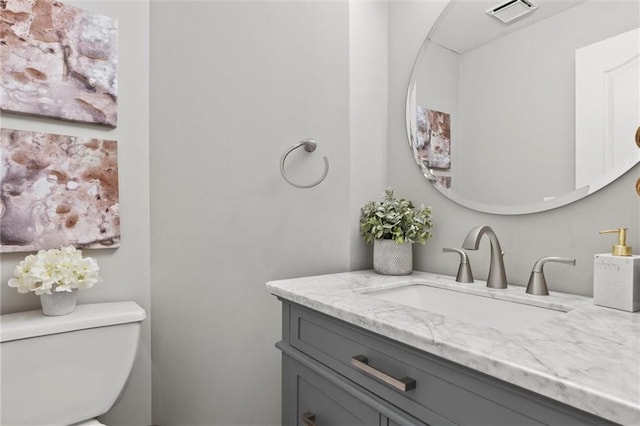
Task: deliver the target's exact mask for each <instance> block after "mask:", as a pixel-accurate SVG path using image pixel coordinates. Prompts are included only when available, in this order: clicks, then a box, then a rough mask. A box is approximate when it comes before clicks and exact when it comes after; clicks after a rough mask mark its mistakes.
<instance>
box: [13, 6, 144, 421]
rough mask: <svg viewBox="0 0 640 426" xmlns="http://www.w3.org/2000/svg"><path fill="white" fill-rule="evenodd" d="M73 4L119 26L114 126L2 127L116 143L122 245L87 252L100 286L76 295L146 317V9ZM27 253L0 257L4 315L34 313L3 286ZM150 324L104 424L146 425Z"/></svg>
mask: <svg viewBox="0 0 640 426" xmlns="http://www.w3.org/2000/svg"><path fill="white" fill-rule="evenodd" d="M69 4H72V5H74V6H77V7H80V8H82V9H85V10H89V11H93V12H96V13H100V14H103V15H107V16H110V17H113V18H115V19H117V20H118V24H119V28H118V36H119V43H118V48H119V53H118V115H119V120H118V127H117V128H115V129H108V128H105V127H104V126H96V125H87V124H77V123H76V124H73V123H68V122H64V121H61V120H54V119H44V118H35V117H25V116H17V115H13V114H9V113H5V114H2V117H1V119H2V127H4V128H14V129H22V130H30V131H38V132H47V133H57V134H63V135H76V136H84V137H99V138H105V139H114V140H117V141H118V165H119V181H120V206H121V210H120V212H121V221H122V223H121V233H122V244H121V247H120V248H118V249H113V250H86V251H85V252H84V254H85V255H88V256H91V257H94V258H96V259H97V261H98V263H99V265H100V273H101V276H102V277H103V279H104V282H103V283H101V284H98V285H96V286H95V287H93V288H91V289H89V290H82V291H80V293H79V298H78V303H93V302H109V301H121V300H134V301H136V302H137V303H138V304H140V305H141V306H142V307H143V308H144V309H145V310H146V311H147V314H148V315H149V314H150V307H149V302H150V287H149V284H150V275H151V274H150V248H149V230H150V225H149V161H148V159H149V83H148V80H149V59H148V57H149V4H148V1H146V0H135V1H118V2H114V1H93V0H86V1H72V2H69ZM25 256H26V253H10V254H9V253H7V254H5V253H3V254H2V258H1V260H0V267H1V270H0V275H1V278H0V283H1V284H2V285H1V286H0V292H1V298H0V300H1V310H2V313H3V314H5V313H11V312H18V311H23V310H29V309H40V302H39V299H38V297H37V296H35V295H34V294H18V293H17V292H16V291H15V289H13V288H9V287H8V286H7V281H8V280H9V278H10V277H11V275H12V273H13V269H14V267H15V265H16V264H17V263H18V262H19V261H20V260H22V259H23V258H24V257H25ZM150 322H151V320H150V318H148V319H147V320H146V321H144V323H143V327H142V334H141V339H140V347H139V350H138V357H137V359H136V363H135V365H134V369H133V372H132V375H131V379H130V381H129V385H128V387H127V390H126V393H125V394H124V395H123V398H122V400H120V401H119V402H118V403H117V404H116V405H115V406H114V407H113V409H112V410H111V411H110V412H109V413H108V414H107V415H105V416H103V418H102V420H103V421H104V422H106V423H107V424H110V425H114V426H115V425H126V426H132V425H148V424H150V422H151V355H150V332H149V328H150Z"/></svg>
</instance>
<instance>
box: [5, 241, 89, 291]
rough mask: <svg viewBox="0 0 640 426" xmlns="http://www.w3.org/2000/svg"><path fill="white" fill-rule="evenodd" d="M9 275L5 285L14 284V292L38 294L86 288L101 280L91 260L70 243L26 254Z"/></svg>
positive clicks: (10, 285) (11, 285)
mask: <svg viewBox="0 0 640 426" xmlns="http://www.w3.org/2000/svg"><path fill="white" fill-rule="evenodd" d="M13 275H14V277H15V278H11V279H10V280H9V287H15V288H16V289H17V290H18V293H28V292H30V291H33V292H35V293H36V294H38V295H41V294H52V293H51V292H52V291H53V292H61V291H67V292H70V291H73V290H74V289H78V288H90V287H93V285H94V284H97V283H99V282H100V281H101V279H100V276H99V268H98V263H97V262H96V261H95V259H93V258H91V257H82V251H80V250H77V249H76V248H75V247H72V246H70V247H62V248H60V249H49V250H40V251H39V252H38V253H37V254H30V255H29V256H27V257H26V258H25V259H24V260H23V261H21V262H20V263H19V264H18V265H17V266H16V268H15V270H14V272H13Z"/></svg>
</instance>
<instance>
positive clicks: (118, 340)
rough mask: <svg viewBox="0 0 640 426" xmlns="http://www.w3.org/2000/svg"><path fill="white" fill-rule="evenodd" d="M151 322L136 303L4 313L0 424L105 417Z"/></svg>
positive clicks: (0, 318) (1, 322) (0, 338)
mask: <svg viewBox="0 0 640 426" xmlns="http://www.w3.org/2000/svg"><path fill="white" fill-rule="evenodd" d="M145 317H146V314H145V311H144V310H143V309H142V308H141V307H140V306H139V305H138V304H136V303H135V302H113V303H95V304H86V305H78V306H76V309H75V311H74V312H73V313H71V314H69V315H64V316H59V317H46V316H43V315H42V311H39V310H38V311H28V312H18V313H14V314H6V315H0V342H1V343H0V367H1V370H0V380H1V383H0V385H1V386H0V424H1V425H11V426H13V425H16V426H17V425H52V426H53V425H70V424H72V423H76V422H80V421H83V420H88V419H92V418H94V417H97V416H100V415H102V414H104V413H106V412H107V411H108V410H109V409H110V408H111V407H112V405H113V404H114V403H115V401H116V399H117V398H118V395H119V394H120V392H121V391H122V389H123V387H124V385H125V383H126V381H127V378H128V377H129V373H130V372H131V367H132V366H133V361H134V358H135V355H136V350H137V347H138V340H139V336H140V322H141V321H142V320H144V319H145Z"/></svg>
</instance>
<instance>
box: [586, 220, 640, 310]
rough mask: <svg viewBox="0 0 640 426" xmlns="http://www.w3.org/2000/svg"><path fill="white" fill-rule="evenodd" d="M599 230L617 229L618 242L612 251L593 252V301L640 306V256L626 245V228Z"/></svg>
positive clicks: (627, 307)
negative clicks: (594, 253)
mask: <svg viewBox="0 0 640 426" xmlns="http://www.w3.org/2000/svg"><path fill="white" fill-rule="evenodd" d="M600 233H601V234H615V233H617V234H618V244H615V245H614V246H613V248H612V250H611V253H603V254H596V255H595V256H594V259H593V303H595V304H596V305H600V306H606V307H608V308H615V309H621V310H623V311H629V312H635V311H638V310H640V256H638V255H634V254H632V253H631V246H628V245H627V228H619V229H612V230H606V231H600Z"/></svg>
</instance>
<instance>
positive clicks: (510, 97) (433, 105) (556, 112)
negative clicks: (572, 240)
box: [407, 0, 640, 214]
mask: <svg viewBox="0 0 640 426" xmlns="http://www.w3.org/2000/svg"><path fill="white" fill-rule="evenodd" d="M495 9H497V10H496V11H495V13H489V12H491V11H493V10H495ZM494 15H495V16H494ZM514 16H515V18H514ZM512 18H513V19H512ZM510 19H512V20H510ZM509 20H510V21H509ZM503 21H508V22H503ZM639 27H640V2H638V1H636V0H631V1H630V0H609V1H601V0H593V1H589V0H508V1H503V2H502V3H500V0H497V1H484V0H478V1H471V0H452V1H451V2H450V3H449V4H448V5H447V7H446V8H445V10H444V11H443V12H442V14H441V16H440V17H439V18H438V20H437V22H436V24H435V25H434V27H433V28H432V30H431V31H430V32H429V35H428V36H427V39H426V40H425V42H424V44H423V45H422V48H421V50H420V52H419V54H418V57H417V59H416V62H415V65H414V68H413V72H412V75H411V81H410V83H409V90H408V95H407V133H408V136H409V144H410V146H411V149H412V151H413V155H414V157H415V159H416V163H417V164H418V166H419V167H420V168H421V170H422V172H423V174H424V175H425V177H426V178H427V179H429V180H430V181H432V183H433V184H434V186H435V187H436V188H437V189H438V190H439V191H440V192H442V193H443V194H444V195H446V196H447V197H449V198H450V199H452V200H454V201H456V202H458V203H460V204H462V205H464V206H466V207H469V208H472V209H474V210H478V211H483V212H488V213H496V214H525V213H533V212H539V211H544V210H549V209H552V208H556V207H559V206H562V205H565V204H568V203H570V202H573V201H576V200H578V199H580V198H582V197H585V196H587V195H589V194H592V193H593V192H595V191H597V190H599V189H601V188H603V187H604V186H606V185H607V184H609V183H610V182H612V181H614V180H615V179H617V178H618V177H620V176H621V175H622V174H624V173H625V172H627V171H628V170H629V169H631V168H632V167H633V166H634V165H635V164H637V163H638V162H639V161H640V150H638V148H637V146H636V145H635V142H634V135H635V133H636V129H637V128H638V125H639V124H640V28H639Z"/></svg>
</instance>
